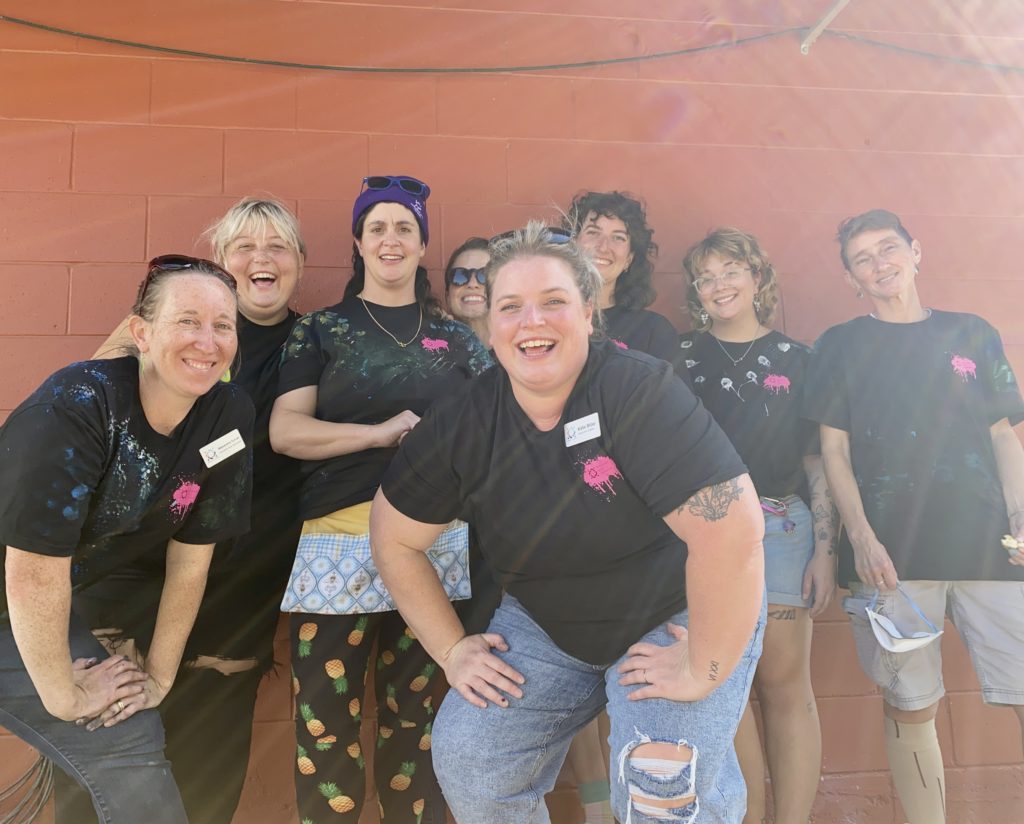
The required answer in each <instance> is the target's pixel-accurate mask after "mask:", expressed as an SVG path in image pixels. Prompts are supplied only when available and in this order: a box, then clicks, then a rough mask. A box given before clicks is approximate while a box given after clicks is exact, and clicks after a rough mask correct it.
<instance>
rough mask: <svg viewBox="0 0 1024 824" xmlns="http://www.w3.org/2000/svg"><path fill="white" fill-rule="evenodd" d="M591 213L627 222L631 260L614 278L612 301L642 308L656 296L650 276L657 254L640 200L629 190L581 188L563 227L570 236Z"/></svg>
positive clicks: (645, 210)
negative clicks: (604, 190) (627, 266)
mask: <svg viewBox="0 0 1024 824" xmlns="http://www.w3.org/2000/svg"><path fill="white" fill-rule="evenodd" d="M591 214H594V215H596V216H598V217H610V218H618V219H619V220H621V221H622V222H623V223H625V224H626V232H627V233H628V234H629V251H630V252H632V254H633V262H632V263H630V265H629V268H628V269H626V271H624V272H623V273H622V274H621V275H619V279H618V280H617V281H615V291H614V292H613V294H612V301H613V305H615V306H621V307H623V308H625V309H644V308H646V307H648V306H650V305H651V304H652V303H654V299H655V298H656V297H658V293H657V292H656V291H654V285H653V283H652V278H651V276H652V275H653V273H654V260H655V258H657V256H658V244H657V243H655V242H654V241H653V240H652V238H653V236H654V230H653V229H652V228H651V227H650V226H648V225H647V209H646V207H645V206H644V204H643V201H641V200H640V199H639V198H637V197H634V196H633V195H631V194H629V193H628V192H580V193H579V194H578V195H576V197H574V198H573V199H572V203H571V204H570V206H569V213H568V215H566V218H565V228H566V229H568V230H569V232H570V233H571V234H572V236H573V237H577V236H578V235H579V233H580V231H582V229H583V224H584V223H585V222H586V220H587V218H588V217H589V216H590V215H591Z"/></svg>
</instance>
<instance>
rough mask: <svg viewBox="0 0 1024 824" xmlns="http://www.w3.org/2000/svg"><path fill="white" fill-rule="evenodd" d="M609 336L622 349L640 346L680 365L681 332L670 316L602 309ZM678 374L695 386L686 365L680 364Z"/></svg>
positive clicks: (643, 350)
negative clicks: (678, 349)
mask: <svg viewBox="0 0 1024 824" xmlns="http://www.w3.org/2000/svg"><path fill="white" fill-rule="evenodd" d="M601 316H602V318H603V319H604V328H605V335H606V336H607V338H608V340H610V341H611V342H612V343H614V344H615V345H616V346H618V347H619V348H620V349H636V350H638V351H640V352H646V353H647V354H648V355H654V357H656V358H661V359H662V360H665V361H668V362H669V363H671V364H673V365H676V364H677V362H678V358H677V357H676V349H677V342H678V340H679V333H678V332H676V330H675V327H673V326H672V324H671V323H669V321H668V318H666V317H665V316H664V315H659V314H658V313H657V312H652V311H650V310H649V309H625V308H623V307H621V306H610V307H608V308H607V309H602V310H601ZM676 374H677V375H679V377H680V378H682V379H683V382H684V383H686V385H687V386H689V387H690V388H691V389H692V388H693V385H692V384H691V383H690V375H689V373H688V372H687V371H686V369H685V368H682V367H680V366H677V367H676Z"/></svg>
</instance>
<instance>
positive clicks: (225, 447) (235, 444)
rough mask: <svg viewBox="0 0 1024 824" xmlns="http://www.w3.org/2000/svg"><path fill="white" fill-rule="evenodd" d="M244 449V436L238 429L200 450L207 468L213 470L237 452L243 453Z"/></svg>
mask: <svg viewBox="0 0 1024 824" xmlns="http://www.w3.org/2000/svg"><path fill="white" fill-rule="evenodd" d="M243 449H245V441H243V440H242V435H241V434H240V433H239V431H238V430H237V429H232V430H231V431H230V432H228V434H227V435H222V436H221V437H219V438H217V440H215V441H210V442H209V443H208V444H207V445H206V446H204V447H203V448H202V449H200V450H199V454H200V455H201V456H202V458H203V463H204V464H206V468H207V469H211V468H212V467H214V466H216V465H217V464H219V463H220V462H221V461H223V460H224V459H225V458H230V457H231V456H232V455H234V454H235V453H236V452H241V451H242V450H243Z"/></svg>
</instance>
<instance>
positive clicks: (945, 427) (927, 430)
mask: <svg viewBox="0 0 1024 824" xmlns="http://www.w3.org/2000/svg"><path fill="white" fill-rule="evenodd" d="M803 411H804V414H805V415H806V416H807V417H808V418H810V419H811V420H814V421H818V422H820V423H823V424H825V425H827V426H830V427H833V428H835V429H842V430H844V431H846V432H848V433H849V435H850V453H851V459H852V463H853V473H854V476H855V477H856V479H857V486H858V487H859V489H860V495H861V499H862V501H863V504H864V512H865V514H866V515H867V519H868V523H870V524H871V527H872V529H873V530H874V531H875V534H876V535H877V536H878V540H879V541H880V542H881V543H882V545H883V546H885V548H886V550H888V552H889V555H890V556H891V557H892V560H893V563H894V564H895V565H896V572H897V574H898V575H899V577H900V578H903V579H906V580H931V581H971V580H992V581H1011V580H1016V581H1024V568H1021V567H1017V566H1013V565H1011V564H1010V563H1008V561H1007V557H1006V550H1005V549H1003V547H1002V546H1001V545H1000V538H1001V536H1002V535H1003V534H1005V533H1006V532H1008V531H1009V522H1008V518H1007V513H1006V503H1005V501H1004V500H1003V493H1002V486H1001V484H1000V481H999V476H998V471H997V468H996V462H995V454H994V451H993V448H992V438H991V432H990V427H991V426H992V424H994V423H996V422H998V421H1000V420H1002V419H1003V418H1009V420H1010V423H1011V424H1016V423H1018V422H1019V421H1020V420H1022V419H1024V401H1022V400H1021V395H1020V390H1019V389H1018V387H1017V382H1016V380H1015V378H1014V376H1013V371H1012V370H1011V369H1010V365H1009V363H1008V362H1007V360H1006V356H1005V354H1004V353H1003V345H1002V342H1001V341H1000V339H999V334H998V333H997V332H996V330H995V329H993V328H992V326H990V325H989V324H988V323H986V322H985V321H984V320H982V319H981V318H979V317H977V316H975V315H968V314H962V313H957V312H940V311H932V313H931V316H930V317H929V318H927V319H926V320H923V321H920V322H918V323H885V322H883V321H879V320H876V319H875V318H872V317H860V318H856V319H854V320H852V321H849V322H848V323H844V324H841V325H839V326H833V327H832V328H831V329H829V330H827V331H826V332H825V333H824V334H823V335H822V336H821V338H820V339H819V340H818V342H817V344H816V345H815V353H814V356H813V358H812V359H811V368H810V370H809V374H808V382H807V392H806V393H805V394H804V397H803ZM839 573H840V580H841V581H842V582H844V583H848V582H850V581H856V580H857V575H856V572H855V571H854V566H853V550H852V548H851V546H850V543H849V540H848V538H847V536H846V535H845V533H844V534H843V536H842V540H841V544H840V567H839Z"/></svg>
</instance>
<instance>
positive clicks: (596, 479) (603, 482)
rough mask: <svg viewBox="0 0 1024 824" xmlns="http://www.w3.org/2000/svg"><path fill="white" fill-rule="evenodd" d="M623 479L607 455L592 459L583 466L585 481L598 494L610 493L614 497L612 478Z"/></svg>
mask: <svg viewBox="0 0 1024 824" xmlns="http://www.w3.org/2000/svg"><path fill="white" fill-rule="evenodd" d="M621 477H622V473H621V472H619V468H618V467H617V466H616V465H615V461H613V460H612V459H611V458H609V457H608V456H607V455H601V456H600V457H599V458H592V459H591V460H589V461H587V462H586V463H585V464H583V480H584V481H586V482H587V485H588V486H589V487H590V488H591V489H594V490H597V491H598V492H610V493H611V494H612V495H614V494H615V490H614V488H612V478H621Z"/></svg>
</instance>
